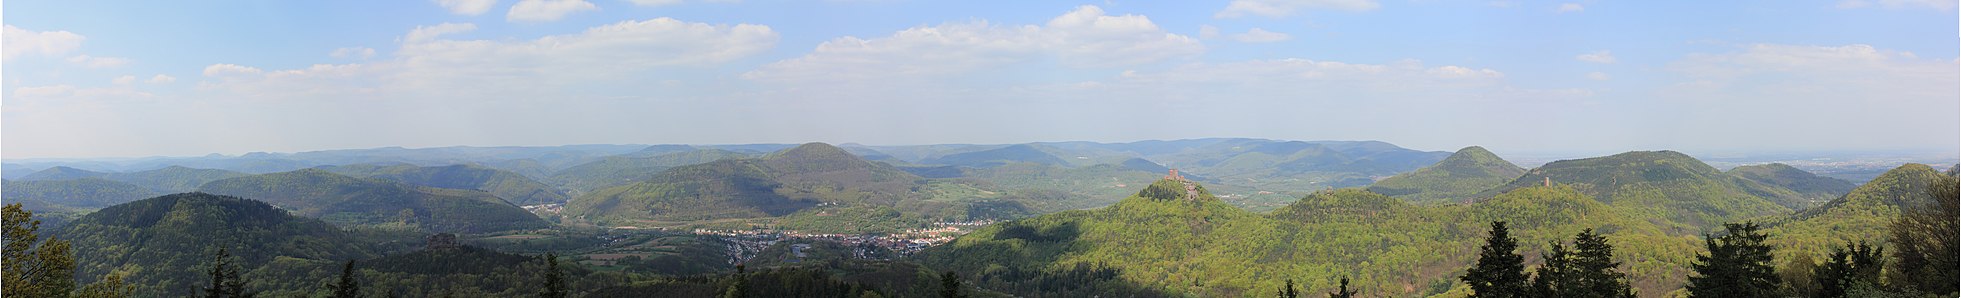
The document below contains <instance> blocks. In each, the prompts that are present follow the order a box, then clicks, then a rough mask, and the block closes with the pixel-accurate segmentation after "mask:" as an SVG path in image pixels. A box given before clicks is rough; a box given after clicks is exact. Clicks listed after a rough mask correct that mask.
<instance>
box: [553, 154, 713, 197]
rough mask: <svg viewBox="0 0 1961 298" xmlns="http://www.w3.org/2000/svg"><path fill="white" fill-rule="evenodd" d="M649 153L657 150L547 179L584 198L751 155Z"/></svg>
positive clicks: (584, 166)
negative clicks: (680, 170)
mask: <svg viewBox="0 0 1961 298" xmlns="http://www.w3.org/2000/svg"><path fill="white" fill-rule="evenodd" d="M656 147H659V146H656ZM649 150H653V151H642V152H636V153H634V154H623V155H616V156H608V157H606V158H604V159H600V160H598V161H593V162H589V163H584V164H580V165H576V166H572V167H571V168H567V169H565V170H562V171H558V172H557V173H553V174H552V176H551V177H550V178H548V179H547V180H548V181H551V182H552V183H555V184H558V185H562V186H564V187H565V188H567V189H570V190H571V192H573V194H575V195H582V194H584V193H586V192H591V191H593V190H598V189H604V188H608V187H614V186H620V185H625V184H628V183H633V182H635V181H642V180H647V179H652V178H653V177H654V175H657V174H660V172H662V171H666V170H667V169H670V168H674V167H679V166H685V165H693V164H703V163H708V162H711V161H717V160H723V159H731V158H740V157H747V156H749V155H748V154H744V153H740V152H735V151H728V150H720V149H700V150H688V151H679V152H669V151H668V150H670V149H661V150H654V148H649ZM652 152H661V154H652ZM649 154H652V155H649Z"/></svg>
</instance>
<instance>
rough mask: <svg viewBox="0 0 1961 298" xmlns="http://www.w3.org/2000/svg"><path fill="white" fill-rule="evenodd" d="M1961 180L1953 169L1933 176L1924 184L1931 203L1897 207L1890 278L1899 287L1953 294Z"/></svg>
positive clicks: (1959, 271) (1960, 238) (1959, 275)
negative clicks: (1898, 212)
mask: <svg viewBox="0 0 1961 298" xmlns="http://www.w3.org/2000/svg"><path fill="white" fill-rule="evenodd" d="M1957 187H1961V181H1957V180H1956V178H1955V177H1954V170H1953V169H1950V170H1948V173H1947V175H1941V176H1940V177H1935V179H1934V181H1930V182H1929V183H1928V184H1927V192H1928V195H1929V196H1931V197H1933V199H1934V204H1931V205H1929V206H1914V207H1910V208H1900V209H1901V210H1902V211H1904V212H1901V213H1900V217H1899V218H1897V219H1895V220H1894V221H1893V225H1892V227H1891V230H1892V234H1893V237H1892V239H1890V241H1892V243H1893V256H1894V257H1895V258H1897V259H1898V260H1899V263H1897V266H1895V268H1894V269H1893V270H1891V272H1893V273H1892V274H1893V276H1892V278H1891V280H1892V281H1893V283H1894V284H1896V285H1897V286H1898V287H1901V288H1909V289H1913V290H1917V291H1919V292H1922V293H1929V294H1940V295H1943V296H1950V297H1951V296H1954V294H1955V293H1956V289H1957V288H1956V284H1955V282H1954V281H1955V280H1961V259H1957V258H1961V226H1957V225H1956V219H1957V218H1961V198H1957V197H1961V196H1957V195H1956V194H1957V192H1961V189H1957Z"/></svg>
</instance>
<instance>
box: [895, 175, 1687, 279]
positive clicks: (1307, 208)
mask: <svg viewBox="0 0 1961 298" xmlns="http://www.w3.org/2000/svg"><path fill="white" fill-rule="evenodd" d="M1182 184H1183V182H1178V181H1171V180H1163V181H1160V182H1158V183H1153V184H1152V185H1151V186H1147V187H1145V188H1144V190H1142V191H1139V193H1138V194H1137V195H1133V196H1131V197H1129V198H1125V199H1123V200H1122V201H1120V202H1118V203H1116V204H1114V205H1111V206H1109V207H1104V208H1098V209H1092V210H1075V211H1063V212H1058V213H1052V214H1047V215H1042V216H1037V217H1034V218H1028V219H1022V220H1015V221H1010V222H1005V223H1001V224H996V225H993V226H989V227H986V228H982V229H980V230H978V231H975V232H974V233H971V234H967V235H965V236H962V237H960V238H958V239H957V240H955V241H954V242H952V243H949V244H946V245H942V246H938V247H934V248H930V249H927V250H926V251H923V252H921V253H920V254H919V255H918V256H919V257H918V260H920V261H921V262H923V263H925V264H927V265H929V266H934V268H939V269H942V270H954V271H957V272H973V273H974V274H976V275H979V276H978V277H976V278H974V280H981V281H982V284H981V286H982V287H985V288H988V289H997V290H1004V291H1007V292H1009V293H1010V294H1017V295H1031V296H1047V295H1059V296H1075V295H1089V294H1100V293H1114V294H1111V295H1115V296H1132V295H1139V296H1154V295H1168V296H1206V297H1231V296H1242V297H1250V296H1264V295H1270V294H1271V293H1272V289H1275V288H1278V287H1280V286H1281V282H1282V281H1284V280H1287V279H1293V280H1295V281H1296V282H1297V283H1299V284H1300V285H1301V286H1302V287H1303V289H1305V290H1306V292H1309V293H1313V292H1328V291H1330V290H1331V288H1332V287H1333V286H1334V285H1335V281H1336V279H1338V278H1340V277H1343V276H1348V277H1353V278H1354V280H1355V281H1357V283H1356V285H1355V286H1357V287H1359V288H1361V289H1364V292H1368V293H1377V295H1385V296H1396V297H1407V296H1426V295H1432V294H1439V293H1444V292H1447V291H1451V290H1452V289H1453V288H1454V287H1457V286H1458V284H1459V283H1458V282H1457V281H1456V279H1455V277H1456V274H1458V273H1461V271H1462V269H1463V268H1465V267H1468V266H1469V263H1470V262H1471V261H1472V259H1471V258H1473V257H1474V256H1475V255H1476V253H1475V252H1474V249H1475V248H1476V243H1478V242H1480V241H1481V238H1480V237H1482V236H1483V232H1484V231H1483V230H1482V228H1481V225H1480V224H1479V223H1484V222H1488V221H1491V220H1506V221H1512V222H1516V223H1520V224H1519V225H1518V226H1517V227H1516V228H1515V231H1518V232H1517V234H1516V235H1519V236H1520V239H1521V243H1525V244H1528V245H1526V246H1525V252H1524V253H1526V254H1528V255H1533V254H1535V253H1537V251H1539V250H1541V249H1543V248H1542V247H1541V246H1540V245H1538V244H1543V243H1546V242H1547V241H1552V240H1554V239H1559V238H1563V237H1570V236H1571V235H1572V234H1573V233H1578V232H1579V231H1580V230H1581V229H1585V228H1593V229H1597V230H1599V231H1601V232H1602V233H1603V234H1606V235H1609V237H1610V238H1611V239H1613V241H1614V244H1615V245H1618V246H1620V247H1621V249H1623V250H1622V251H1623V255H1622V256H1621V258H1623V259H1626V260H1627V261H1625V262H1626V263H1627V264H1628V265H1626V266H1628V268H1629V269H1628V270H1629V271H1630V272H1633V273H1635V274H1633V276H1636V280H1635V284H1636V285H1637V286H1639V287H1642V288H1643V290H1644V291H1661V292H1665V291H1668V290H1673V289H1674V288H1676V287H1679V286H1680V285H1681V281H1682V277H1683V276H1686V272H1687V270H1688V269H1687V264H1688V262H1689V261H1690V260H1691V259H1692V257H1691V256H1692V254H1689V253H1686V252H1688V251H1693V250H1694V249H1695V248H1696V245H1698V243H1699V242H1698V241H1699V239H1700V238H1698V235H1692V234H1671V233H1668V231H1666V230H1665V229H1662V228H1660V227H1657V226H1656V225H1654V224H1651V223H1648V222H1646V221H1643V220H1638V219H1635V218H1633V217H1630V216H1628V215H1625V213H1626V210H1623V209H1621V208H1617V207H1614V206H1610V205H1607V204H1603V203H1600V202H1599V201H1596V200H1594V199H1593V198H1591V197H1588V196H1586V195H1584V194H1581V193H1580V192H1579V191H1577V190H1575V189H1574V188H1572V187H1552V188H1546V187H1528V188H1521V189H1516V190H1514V191H1511V192H1507V193H1503V194H1500V195H1498V196H1497V197H1494V198H1492V199H1489V200H1486V201H1484V202H1480V203H1477V204H1473V205H1470V206H1463V205H1442V206H1417V205H1410V204H1408V203H1405V202H1403V201H1402V200H1399V199H1396V198H1391V197H1388V196H1383V195H1381V194H1376V193H1372V192H1368V191H1366V190H1361V189H1337V190H1330V191H1322V192H1316V193H1313V194H1310V195H1308V196H1305V197H1303V198H1301V199H1300V200H1299V201H1297V202H1295V203H1293V204H1291V205H1288V206H1286V207H1282V208H1280V209H1278V210H1275V211H1273V212H1272V213H1267V214H1260V213H1254V212H1250V211H1246V210H1244V209H1240V208H1237V207H1233V206H1232V205H1229V204H1225V203H1223V202H1220V201H1217V200H1213V199H1209V197H1210V195H1209V194H1205V193H1204V192H1200V193H1201V195H1200V196H1199V197H1200V198H1201V199H1199V200H1189V199H1184V198H1185V197H1186V196H1185V191H1184V189H1183V185H1182ZM1164 193H1169V194H1170V195H1169V196H1166V195H1165V194H1164ZM1045 285H1060V286H1045Z"/></svg>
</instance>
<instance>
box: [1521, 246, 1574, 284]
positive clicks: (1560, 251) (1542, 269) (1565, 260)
mask: <svg viewBox="0 0 1961 298" xmlns="http://www.w3.org/2000/svg"><path fill="white" fill-rule="evenodd" d="M1539 257H1540V258H1542V259H1545V260H1546V262H1545V263H1543V264H1539V268H1538V269H1536V270H1533V273H1532V293H1533V296H1534V297H1563V296H1566V295H1571V294H1573V293H1576V292H1579V288H1580V282H1579V278H1580V276H1579V272H1575V271H1576V270H1577V269H1578V268H1576V266H1574V264H1573V259H1574V258H1573V253H1572V252H1570V251H1567V250H1566V245H1564V244H1560V243H1559V242H1553V243H1552V249H1549V250H1547V251H1546V252H1545V253H1541V254H1539Z"/></svg>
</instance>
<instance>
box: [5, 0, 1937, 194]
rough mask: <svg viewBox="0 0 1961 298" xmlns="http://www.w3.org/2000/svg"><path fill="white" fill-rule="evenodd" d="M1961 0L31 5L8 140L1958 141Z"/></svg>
mask: <svg viewBox="0 0 1961 298" xmlns="http://www.w3.org/2000/svg"><path fill="white" fill-rule="evenodd" d="M1955 6H1956V5H1955V2H1953V1H1907V0H1869V1H1715V2H1704V1H1550V2H1542V1H1427V0H1419V1H1401V0H1380V1H1377V0H1236V1H1153V2H1129V1H1097V2H1064V1H900V0H863V1H843V0H840V1H759V0H740V1H737V0H721V1H697V0H635V1H613V0H584V1H577V0H572V1H567V0H522V1H513V0H494V1H484V0H466V1H450V0H442V1H324V2H292V1H140V2H107V1H10V2H8V3H5V4H4V7H3V8H0V9H4V12H3V14H4V16H3V18H0V22H4V23H5V25H6V26H7V28H6V32H5V34H4V38H5V42H6V43H5V44H4V45H0V48H4V50H5V51H6V56H5V60H4V67H0V72H3V73H0V76H4V78H3V79H0V85H4V86H0V96H4V101H0V133H4V138H5V139H4V142H0V156H4V157H5V158H33V157H108V156H152V155H202V154H206V153H214V152H215V153H227V154H236V153H243V152H250V151H304V150H319V149H339V148H367V147H383V146H406V147H431V146H451V145H475V146H492V145H560V144H580V143H760V142H786V143H787V142H806V141H824V142H834V143H844V142H857V143H866V144H894V145H896V144H928V143H1015V142H1029V141H1058V140H1091V141H1132V140H1142V139H1176V138H1195V137H1260V138H1275V139H1300V140H1324V139H1331V140H1365V139H1366V140H1383V141H1388V142H1392V143H1396V144H1399V145H1403V146H1405V147H1412V148H1416V149H1425V150H1453V149H1456V148H1458V147H1463V146H1470V145H1482V146H1486V147H1489V148H1492V149H1493V150H1496V151H1499V152H1508V151H1509V152H1615V151H1626V150H1652V149H1673V150H1683V151H1687V152H1691V153H1695V152H1753V151H1762V152H1792V151H1826V150H1829V151H1848V150H1849V151H1858V150H1903V149H1918V150H1944V151H1952V150H1954V149H1955V148H1956V147H1957V146H1961V137H1958V136H1961V128H1957V126H1961V120H1958V118H1961V116H1958V115H1961V107H1957V105H1958V104H1957V101H1961V100H1957V95H1961V75H1957V72H1961V71H1957V62H1956V61H1957V55H1958V54H1957V51H1961V46H1957V44H1958V42H1961V40H1958V39H1957V36H1961V33H1958V32H1957V29H1956V28H1957V19H1956V7H1955Z"/></svg>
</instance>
